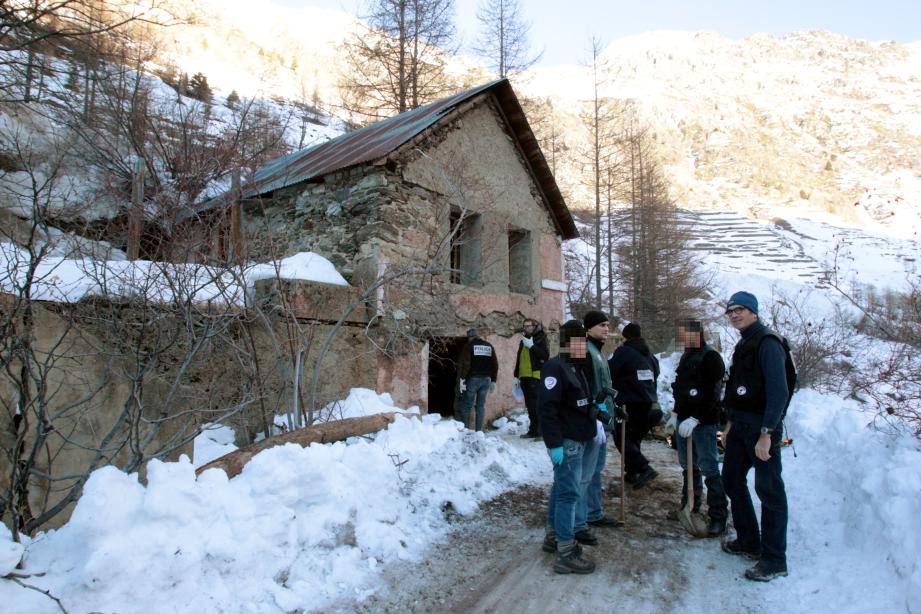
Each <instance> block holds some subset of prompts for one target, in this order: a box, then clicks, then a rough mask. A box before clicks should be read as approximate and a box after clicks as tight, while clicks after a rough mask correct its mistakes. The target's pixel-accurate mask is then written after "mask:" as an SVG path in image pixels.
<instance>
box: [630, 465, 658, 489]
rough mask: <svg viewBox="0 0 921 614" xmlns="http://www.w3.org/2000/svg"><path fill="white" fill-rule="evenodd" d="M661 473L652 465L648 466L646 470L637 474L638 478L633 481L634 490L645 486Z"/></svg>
mask: <svg viewBox="0 0 921 614" xmlns="http://www.w3.org/2000/svg"><path fill="white" fill-rule="evenodd" d="M657 475H659V472H658V471H656V470H655V469H653V468H652V467H648V466H647V467H646V468H645V469H644V470H642V471H640V473H639V474H638V475H637V476H636V479H635V480H634V481H633V490H639V489H641V488H642V487H643V486H646V484H648V483H649V482H651V481H652V480H653V479H655V477H656V476H657Z"/></svg>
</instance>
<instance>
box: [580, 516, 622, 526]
mask: <svg viewBox="0 0 921 614" xmlns="http://www.w3.org/2000/svg"><path fill="white" fill-rule="evenodd" d="M588 524H589V525H591V526H593V527H603V528H608V527H619V526H621V525H622V524H624V523H623V522H621V521H620V520H616V519H614V518H611V517H610V516H607V515H605V516H602V517H601V518H598V519H597V520H589V521H588Z"/></svg>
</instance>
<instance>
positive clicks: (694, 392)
mask: <svg viewBox="0 0 921 614" xmlns="http://www.w3.org/2000/svg"><path fill="white" fill-rule="evenodd" d="M688 394H689V395H691V396H692V397H696V396H697V388H691V391H690V392H688Z"/></svg>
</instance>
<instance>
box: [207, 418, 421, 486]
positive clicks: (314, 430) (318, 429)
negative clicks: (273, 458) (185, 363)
mask: <svg viewBox="0 0 921 614" xmlns="http://www.w3.org/2000/svg"><path fill="white" fill-rule="evenodd" d="M397 415H398V414H396V413H394V412H386V413H382V414H374V415H373V416H361V417H358V418H346V419H344V420H335V421H333V422H323V423H321V424H314V425H312V426H308V427H304V428H302V429H298V430H296V431H291V432H290V433H284V434H283V435H277V436H275V437H269V438H268V439H263V440H262V441H260V442H258V443H254V444H253V445H251V446H246V447H245V448H240V449H239V450H235V451H233V452H231V453H229V454H225V455H224V456H222V457H220V458H218V459H215V460H213V461H211V462H210V463H208V464H206V465H202V466H201V467H199V468H198V469H196V470H195V474H196V475H201V474H202V472H204V471H207V470H208V469H223V470H224V472H225V473H227V477H228V478H232V477H234V476H237V475H240V473H241V472H242V471H243V467H245V466H246V463H248V462H249V461H250V459H252V458H253V457H254V456H256V455H257V454H259V453H260V452H262V451H263V450H268V449H269V448H274V447H275V446H280V445H284V444H286V443H296V444H298V445H300V446H305V447H306V446H308V445H309V444H312V443H332V442H334V441H342V440H343V439H348V438H349V437H355V436H357V435H367V434H368V433H376V432H377V431H380V430H383V429H385V428H387V427H388V426H390V425H391V424H392V423H393V421H394V419H395V418H396V416H397ZM403 415H405V416H407V417H413V418H418V417H419V414H403Z"/></svg>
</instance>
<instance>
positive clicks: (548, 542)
mask: <svg viewBox="0 0 921 614" xmlns="http://www.w3.org/2000/svg"><path fill="white" fill-rule="evenodd" d="M540 549H541V550H543V551H544V552H556V537H554V536H553V534H552V533H547V534H545V535H544V543H543V544H541V546H540ZM576 552H578V553H579V555H580V556H581V555H582V545H581V544H580V543H579V542H576Z"/></svg>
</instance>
